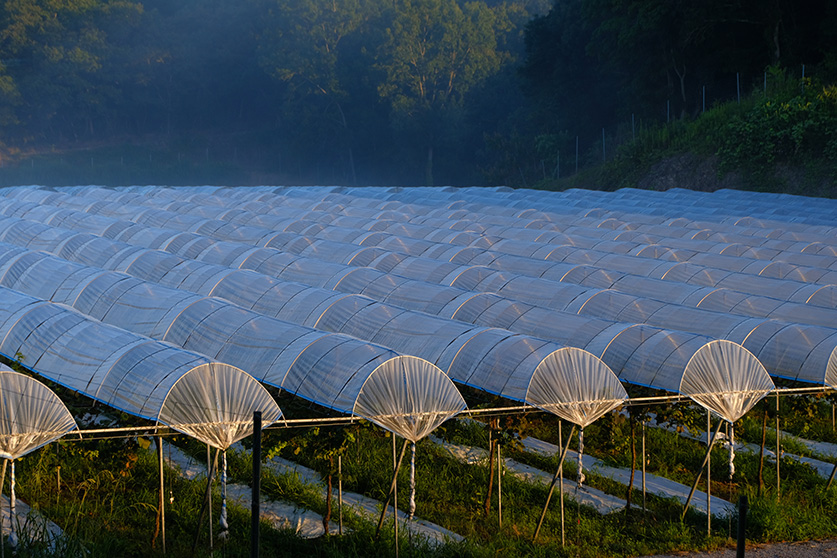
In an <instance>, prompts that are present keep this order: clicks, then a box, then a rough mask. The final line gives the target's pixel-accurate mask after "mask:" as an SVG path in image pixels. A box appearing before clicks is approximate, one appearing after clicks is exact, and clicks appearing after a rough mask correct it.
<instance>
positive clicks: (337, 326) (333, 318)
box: [0, 236, 618, 438]
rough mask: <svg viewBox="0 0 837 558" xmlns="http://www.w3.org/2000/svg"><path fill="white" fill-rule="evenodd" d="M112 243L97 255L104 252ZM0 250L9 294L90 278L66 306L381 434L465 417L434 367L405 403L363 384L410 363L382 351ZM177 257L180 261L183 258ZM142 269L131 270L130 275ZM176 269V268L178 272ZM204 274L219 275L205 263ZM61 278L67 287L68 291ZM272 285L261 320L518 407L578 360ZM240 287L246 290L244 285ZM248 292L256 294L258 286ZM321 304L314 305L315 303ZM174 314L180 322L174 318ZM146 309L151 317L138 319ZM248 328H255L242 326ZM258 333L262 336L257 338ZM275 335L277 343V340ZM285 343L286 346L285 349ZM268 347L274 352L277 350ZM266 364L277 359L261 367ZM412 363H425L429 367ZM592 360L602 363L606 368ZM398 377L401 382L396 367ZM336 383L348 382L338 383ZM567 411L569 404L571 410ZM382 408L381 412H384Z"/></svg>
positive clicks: (453, 325)
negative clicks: (540, 381)
mask: <svg viewBox="0 0 837 558" xmlns="http://www.w3.org/2000/svg"><path fill="white" fill-rule="evenodd" d="M68 238H70V239H72V238H73V237H72V236H70V237H68ZM60 242H64V241H63V240H62V241H60ZM103 242H104V241H103ZM103 242H100V243H98V244H97V245H98V246H101V245H102V244H103ZM0 249H5V250H7V252H8V253H9V254H14V255H15V257H9V258H8V260H9V263H8V264H7V265H6V266H5V267H6V268H7V271H6V272H5V274H4V273H3V269H2V268H0V283H6V282H7V278H9V279H8V281H10V283H9V284H10V286H18V287H19V286H21V284H22V283H23V282H22V281H20V276H19V274H17V273H15V272H14V270H15V268H16V263H15V262H17V261H20V262H25V267H26V269H27V270H30V271H32V272H33V273H34V274H35V275H36V276H40V277H44V276H48V277H50V278H51V281H52V282H53V283H55V284H56V285H57V286H58V287H57V291H59V292H64V291H66V290H67V289H62V288H61V285H63V282H65V281H66V280H73V278H75V277H78V276H83V277H93V279H92V280H91V281H90V282H89V283H87V285H86V286H78V287H77V289H78V290H79V294H77V295H75V294H74V295H72V296H71V297H69V298H68V301H69V299H72V300H73V304H74V305H75V306H76V307H77V308H79V309H80V310H82V311H84V312H91V315H93V316H95V317H97V318H99V319H103V320H106V321H109V322H110V323H118V324H119V325H120V326H122V327H126V328H129V329H132V330H133V331H136V330H137V328H140V327H141V326H142V325H144V328H145V329H144V330H143V331H148V332H151V333H153V332H157V334H160V332H163V331H165V334H164V335H163V336H162V337H161V338H162V339H164V340H167V341H171V342H174V343H176V344H178V345H180V346H183V347H186V348H190V349H193V350H198V351H200V352H202V353H204V354H208V355H212V356H213V357H215V358H218V359H221V360H231V361H232V362H234V363H235V364H239V365H241V364H244V363H248V364H250V365H252V366H262V367H264V369H265V370H267V371H269V370H270V369H276V370H277V371H278V374H277V373H272V374H271V373H270V372H267V371H266V372H264V373H263V374H260V379H261V380H262V381H265V382H267V383H272V384H274V385H277V386H280V387H282V388H283V389H286V390H288V391H290V392H292V393H295V394H297V395H300V396H302V397H305V398H307V399H309V400H311V401H315V402H317V403H320V404H322V405H325V406H328V407H331V408H335V409H338V410H341V411H343V412H352V411H354V412H358V409H361V410H363V412H364V413H366V414H365V415H361V416H364V417H365V418H369V419H370V420H373V421H375V422H377V423H379V424H382V425H383V424H389V423H390V422H392V421H393V419H392V418H387V417H391V416H402V415H405V416H406V418H404V419H403V421H408V422H409V421H411V420H412V421H417V422H419V423H421V422H423V421H429V422H428V424H431V425H433V426H435V425H438V424H439V423H440V422H441V421H443V420H445V419H446V418H448V417H449V416H452V415H453V414H456V413H457V412H459V411H461V410H462V408H463V407H464V402H463V401H462V399H461V396H459V394H458V392H456V390H455V389H453V388H452V386H449V385H446V383H447V384H450V380H449V379H448V378H447V376H445V375H444V374H442V373H441V372H440V371H439V370H438V368H436V366H433V365H432V364H430V363H429V362H427V363H426V366H424V365H421V366H418V368H417V367H416V364H415V363H414V364H413V366H411V367H409V368H408V369H409V370H411V372H410V373H409V376H410V377H411V381H410V382H407V386H406V387H407V388H410V386H412V387H413V388H415V387H417V386H420V389H419V391H418V392H415V393H399V386H401V382H396V383H393V384H392V385H390V386H388V387H387V386H381V385H380V383H381V380H377V379H376V380H375V381H372V382H371V383H369V380H364V378H365V377H366V376H364V373H369V372H370V371H371V372H372V375H376V376H378V377H386V376H387V375H388V374H391V373H392V372H393V371H390V370H389V368H390V367H391V366H395V364H394V363H396V362H398V363H401V366H402V367H403V366H404V363H409V362H410V359H408V358H407V357H403V358H401V359H400V360H393V362H392V363H390V364H387V363H386V362H382V360H383V359H381V358H380V357H378V358H377V359H376V358H375V356H374V355H375V351H376V350H377V351H378V353H380V351H381V350H382V348H380V347H378V348H377V349H376V347H375V346H371V345H364V344H362V343H360V342H358V341H356V340H353V339H351V338H345V337H343V336H339V335H328V334H325V333H320V332H315V331H313V330H310V329H307V328H305V327H294V326H290V325H288V324H286V323H283V322H278V321H276V320H271V318H268V317H266V316H258V315H253V314H252V313H248V312H247V311H245V310H244V309H241V308H234V307H233V306H232V305H230V304H229V303H225V302H223V301H221V300H219V299H208V298H199V297H196V296H195V295H189V297H188V298H186V299H185V302H182V303H179V302H178V303H176V304H175V303H172V302H171V301H177V300H179V298H178V296H180V297H181V298H182V295H183V294H184V293H182V292H180V291H172V290H169V289H165V288H162V287H160V286H159V285H158V286H154V285H153V284H152V285H149V284H145V283H143V282H139V281H137V280H136V279H134V278H130V277H126V276H123V275H121V274H117V273H106V272H102V271H100V270H99V271H96V270H90V269H84V266H79V265H75V266H74V265H72V264H69V263H68V262H64V263H61V260H57V259H55V258H50V257H48V256H47V255H46V254H39V253H22V252H20V251H19V249H16V248H14V247H10V246H9V245H3V246H0ZM106 252H107V250H106ZM144 257H146V255H143V256H140V258H138V260H142V259H143V258H144ZM168 257H169V258H174V259H177V258H176V256H168ZM15 258H16V259H15ZM135 263H136V262H135ZM192 263H193V264H196V263H197V262H192ZM43 264H46V265H43ZM133 265H134V264H132V265H131V266H129V270H130V269H131V268H133ZM176 267H177V265H175V266H173V267H172V269H174V268H176ZM203 267H212V266H211V265H210V264H205V265H204V266H203ZM190 271H192V272H193V273H196V274H198V275H200V276H207V275H211V276H216V277H220V276H221V275H223V274H222V273H218V272H209V273H204V272H203V271H202V268H201V267H200V266H198V267H195V266H192V267H191V268H190ZM62 276H63V277H66V278H67V279H65V280H64V281H62V279H61V278H62ZM171 276H172V274H171V273H170V272H169V273H167V274H166V277H168V278H169V279H171ZM176 277H177V279H176V280H175V284H177V285H181V284H182V283H183V280H182V279H181V278H180V276H179V275H176ZM264 279H265V280H264V281H263V282H262V283H263V285H262V287H264V286H265V285H267V287H268V288H267V290H266V291H264V292H262V293H261V294H260V295H259V296H257V297H255V298H257V299H258V301H259V306H260V308H261V309H262V311H270V312H271V313H275V314H276V315H280V316H285V315H288V316H290V317H291V318H297V319H300V318H301V319H302V320H303V321H308V322H313V323H316V324H317V325H318V326H319V327H320V328H321V329H325V330H327V331H342V332H348V333H351V334H353V335H354V336H356V337H360V338H362V339H369V340H371V341H375V342H382V343H383V344H385V345H387V346H390V347H397V348H398V349H399V350H403V351H404V352H407V353H409V354H414V355H419V356H425V357H428V358H430V359H432V360H433V362H434V363H436V364H437V365H440V366H442V367H443V369H444V370H445V371H447V373H448V374H449V375H450V376H451V377H452V378H453V379H454V380H457V381H461V382H463V383H467V384H469V385H472V386H475V387H478V388H479V389H485V390H487V391H490V392H492V393H497V394H499V395H502V396H504V397H507V398H510V399H513V400H517V401H526V393H525V389H524V386H525V385H526V384H527V383H528V382H529V381H531V378H532V376H533V374H536V373H537V372H536V371H537V370H538V366H539V365H540V363H541V361H542V360H545V359H548V358H549V356H550V354H551V353H553V352H556V351H559V350H565V351H567V350H568V351H577V349H564V348H563V347H561V346H558V345H554V344H550V343H548V342H545V341H542V340H538V339H528V338H526V337H524V336H521V335H515V334H512V333H510V332H503V331H500V330H492V329H486V328H481V327H474V326H467V325H465V324H459V323H457V322H451V321H448V320H442V319H440V318H434V317H432V316H428V315H426V314H419V313H415V312H410V311H407V310H403V309H400V308H397V307H390V306H386V305H382V304H380V303H377V302H375V301H372V300H370V299H367V298H365V297H344V296H342V295H339V294H336V293H332V292H330V291H319V290H317V289H310V288H309V289H305V288H302V289H300V288H298V287H294V286H293V285H289V284H287V283H276V282H275V281H273V282H271V281H269V280H267V278H264ZM225 280H226V278H225V279H222V282H223V281H225ZM74 284H75V283H74ZM218 285H220V283H219V284H216V285H214V286H212V285H210V287H209V288H210V289H211V290H212V291H213V292H215V291H218V290H219V289H218ZM289 287H290V288H289ZM242 288H245V287H244V286H243V285H242ZM250 289H251V290H252V286H251V287H250ZM221 291H224V289H221ZM288 291H290V292H288ZM306 291H307V293H306ZM317 291H319V292H317ZM236 292H241V290H239V289H236V288H231V289H230V293H228V296H230V295H231V294H232V293H236ZM283 293H284V294H283ZM140 295H141V296H140ZM138 297H139V298H138ZM286 297H287V298H286ZM88 300H89V301H95V306H96V307H98V309H96V308H94V307H93V306H91V304H89V303H88V302H87V301H88ZM312 301H316V303H313V304H312ZM169 308H174V309H177V311H176V312H172V311H171V310H169ZM137 309H141V310H142V311H136V310H137ZM245 323H246V324H247V327H244V325H243V324H245ZM258 331H260V332H262V333H258V334H257V332H258ZM279 331H284V335H275V334H276V333H277V332H279ZM292 331H293V332H292ZM224 332H226V333H224ZM267 332H271V334H270V335H271V336H270V338H268V333H267ZM296 337H299V338H301V339H302V338H304V339H305V341H304V342H299V343H296V342H294V339H295V338H296ZM255 339H260V340H261V342H260V343H257V342H256V341H255ZM280 343H281V347H279V346H278V345H279V344H280ZM270 344H272V345H273V346H276V349H274V350H273V351H270V350H269V347H270ZM295 346H296V348H295ZM254 348H257V352H256V353H255V354H254V352H253V350H252V349H254ZM286 349H287V350H286ZM300 349H301V352H300ZM387 352H388V353H389V352H390V351H389V350H387ZM265 357H269V358H267V360H264V359H265ZM410 358H412V357H410ZM259 359H261V361H260V360H259ZM539 359H540V360H539ZM414 360H415V361H416V362H422V363H424V361H423V360H420V359H414ZM588 360H589V359H588ZM594 360H595V361H597V362H598V359H594ZM498 363H499V364H502V367H500V368H498V366H497V365H498ZM584 364H585V365H589V366H591V367H593V370H595V372H596V373H597V374H600V375H601V377H600V380H601V381H616V378H615V376H613V373H612V372H611V371H610V370H609V369H608V368H607V366H604V365H602V364H601V362H598V365H596V364H591V363H588V362H584ZM373 365H374V366H373ZM430 369H432V370H434V371H435V372H432V371H431V370H430ZM417 370H420V371H421V373H422V374H424V376H425V378H424V380H422V382H424V383H421V382H419V381H418V380H417V379H416V371H417ZM364 371H367V372H364ZM394 371H396V372H397V367H396V369H394ZM326 375H327V376H328V377H326ZM280 378H281V379H280ZM337 378H339V380H338V381H335V379H337ZM359 382H366V387H364V388H363V390H365V391H366V392H367V396H366V399H365V400H364V401H362V402H361V404H360V405H358V402H359V401H360V399H361V392H358V391H357V389H358V387H359V386H360V385H361V384H359ZM617 383H618V381H617ZM381 389H387V390H389V391H390V392H391V393H390V397H389V398H386V397H378V398H373V397H371V395H369V394H374V393H379V392H380V390H381ZM418 395H421V397H422V398H423V400H422V401H419V400H418V399H417V396H418ZM454 395H455V396H456V397H455V398H453V396H454ZM559 402H560V401H552V402H551V403H554V404H557V403H559ZM541 403H546V402H543V401H541ZM396 404H403V405H404V406H403V407H402V408H400V409H398V408H393V407H392V406H393V405H396ZM564 404H568V405H572V404H574V402H572V401H569V402H564ZM585 404H588V403H585ZM375 405H377V406H378V409H377V410H375V407H374V406H375ZM416 405H418V408H420V409H421V412H420V414H423V415H426V416H425V417H424V418H422V417H413V418H410V414H411V413H410V411H409V410H408V409H410V408H413V407H415V406H416ZM403 421H402V422H403ZM399 428H400V430H399V431H398V432H399V434H403V435H404V436H405V437H407V438H410V437H414V436H415V435H416V433H415V432H410V431H409V428H408V426H407V425H406V423H404V424H402V425H401V426H400V427H399ZM412 428H415V426H412ZM419 431H423V432H425V433H426V432H427V430H426V428H420V429H419Z"/></svg>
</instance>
